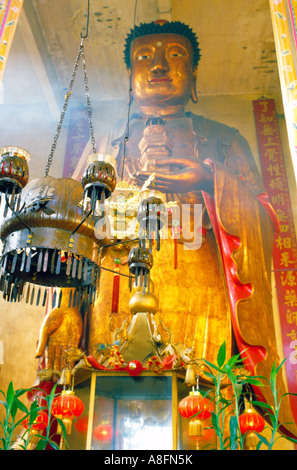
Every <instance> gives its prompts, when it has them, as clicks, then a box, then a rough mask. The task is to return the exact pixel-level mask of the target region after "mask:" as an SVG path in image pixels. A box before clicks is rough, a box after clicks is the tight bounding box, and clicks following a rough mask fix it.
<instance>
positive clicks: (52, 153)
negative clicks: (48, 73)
mask: <svg viewBox="0 0 297 470" xmlns="http://www.w3.org/2000/svg"><path fill="white" fill-rule="evenodd" d="M83 42H84V37H82V38H81V43H80V47H79V51H78V54H77V57H76V60H75V64H74V67H73V71H72V75H71V80H70V83H69V86H68V90H67V93H66V95H65V100H64V104H63V108H62V112H61V116H60V120H59V123H58V126H57V131H56V135H55V137H54V140H53V144H52V147H51V151H50V154H49V156H48V160H47V164H46V167H45V172H44V175H45V177H46V176H48V173H49V170H50V167H51V164H52V161H53V157H54V152H55V150H56V147H57V142H58V140H59V137H60V134H61V129H62V125H63V121H64V118H65V114H66V111H67V108H68V103H69V99H70V96H71V94H72V88H73V85H74V81H75V78H76V73H77V69H78V65H79V62H80V58H81V57H82V68H83V79H84V85H85V95H86V100H87V109H88V119H89V126H90V134H91V142H92V147H93V153H96V142H95V138H94V129H93V122H92V109H91V102H90V93H89V86H88V77H87V72H86V61H85V55H84V46H83Z"/></svg>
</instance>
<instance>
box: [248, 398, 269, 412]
mask: <svg viewBox="0 0 297 470" xmlns="http://www.w3.org/2000/svg"><path fill="white" fill-rule="evenodd" d="M251 404H252V405H255V406H259V407H260V408H265V409H266V410H269V411H270V412H271V413H273V408H272V406H270V405H268V403H265V402H264V401H258V400H252V401H251Z"/></svg>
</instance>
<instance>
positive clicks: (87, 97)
mask: <svg viewBox="0 0 297 470" xmlns="http://www.w3.org/2000/svg"><path fill="white" fill-rule="evenodd" d="M82 68H83V76H84V85H85V94H86V99H87V108H88V119H89V126H90V135H91V142H92V148H93V153H96V142H95V137H94V127H93V121H92V108H91V101H90V93H89V85H88V76H87V70H86V60H85V54H84V51H83V50H82Z"/></svg>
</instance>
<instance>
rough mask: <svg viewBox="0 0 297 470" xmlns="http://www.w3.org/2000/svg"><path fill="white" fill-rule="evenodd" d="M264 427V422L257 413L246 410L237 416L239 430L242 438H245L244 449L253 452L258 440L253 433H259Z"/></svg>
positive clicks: (249, 409)
mask: <svg viewBox="0 0 297 470" xmlns="http://www.w3.org/2000/svg"><path fill="white" fill-rule="evenodd" d="M264 427H265V420H264V418H262V416H260V415H259V414H258V413H255V412H254V411H252V409H251V408H248V409H247V410H246V411H244V412H243V413H242V414H241V415H240V416H239V428H240V432H241V434H242V435H243V436H245V448H246V449H247V450H255V449H256V448H257V444H258V442H259V438H258V437H257V435H256V434H255V433H257V432H258V433H260V432H261V431H263V429H264Z"/></svg>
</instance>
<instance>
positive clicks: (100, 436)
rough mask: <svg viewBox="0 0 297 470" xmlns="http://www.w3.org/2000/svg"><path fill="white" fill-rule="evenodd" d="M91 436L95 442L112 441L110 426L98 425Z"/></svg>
mask: <svg viewBox="0 0 297 470" xmlns="http://www.w3.org/2000/svg"><path fill="white" fill-rule="evenodd" d="M93 436H94V438H95V439H97V441H100V442H107V441H111V439H112V426H111V425H110V424H99V425H98V426H96V427H95V428H94V431H93Z"/></svg>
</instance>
